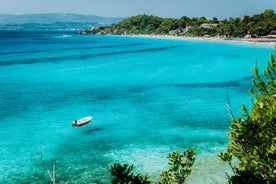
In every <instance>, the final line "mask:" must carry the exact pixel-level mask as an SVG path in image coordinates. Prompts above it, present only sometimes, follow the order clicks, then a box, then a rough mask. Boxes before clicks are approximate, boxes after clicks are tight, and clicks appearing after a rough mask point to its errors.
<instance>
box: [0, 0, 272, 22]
mask: <svg viewBox="0 0 276 184" xmlns="http://www.w3.org/2000/svg"><path fill="white" fill-rule="evenodd" d="M265 9H273V10H274V11H275V10H276V3H275V0H266V1H259V0H245V1H242V2H241V1H239V0H209V1H206V0H193V1H191V0H171V1H168V0H158V1H157V0H132V1H131V2H130V1H129V0H116V1H111V0H102V1H100V2H91V1H89V0H79V1H74V0H59V1H56V0H48V1H40V0H24V1H22V0H2V3H1V7H0V14H13V15H22V14H45V13H46V14H48V13H50V14H55V13H62V14H80V15H93V16H102V17H130V16H133V15H139V14H149V15H155V16H160V17H171V18H180V17H182V16H189V17H201V16H205V17H207V18H213V17H217V18H219V19H224V18H229V17H241V16H243V15H249V16H251V15H254V14H258V13H262V12H263V11H264V10H265Z"/></svg>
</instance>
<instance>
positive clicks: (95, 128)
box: [84, 127, 103, 135]
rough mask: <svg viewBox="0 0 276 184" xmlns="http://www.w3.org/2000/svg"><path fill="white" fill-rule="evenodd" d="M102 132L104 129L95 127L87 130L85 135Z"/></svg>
mask: <svg viewBox="0 0 276 184" xmlns="http://www.w3.org/2000/svg"><path fill="white" fill-rule="evenodd" d="M102 130H103V128H101V127H93V128H89V129H88V130H85V132H84V134H86V135H89V134H93V133H95V132H98V131H102Z"/></svg>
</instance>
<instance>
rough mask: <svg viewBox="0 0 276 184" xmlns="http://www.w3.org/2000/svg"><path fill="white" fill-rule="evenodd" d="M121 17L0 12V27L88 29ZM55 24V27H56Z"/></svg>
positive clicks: (114, 21)
mask: <svg viewBox="0 0 276 184" xmlns="http://www.w3.org/2000/svg"><path fill="white" fill-rule="evenodd" d="M122 19H123V18H111V17H100V16H93V15H79V14H62V13H53V14H23V15H12V14H0V29H32V26H33V29H56V28H57V29H63V27H62V26H63V25H64V26H65V27H64V29H66V30H68V29H84V28H85V29H90V27H89V26H108V25H110V24H112V23H117V22H119V21H121V20H122ZM56 26H57V27H56Z"/></svg>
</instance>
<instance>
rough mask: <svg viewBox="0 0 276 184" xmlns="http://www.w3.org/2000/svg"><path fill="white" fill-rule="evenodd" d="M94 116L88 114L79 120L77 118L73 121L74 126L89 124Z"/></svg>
mask: <svg viewBox="0 0 276 184" xmlns="http://www.w3.org/2000/svg"><path fill="white" fill-rule="evenodd" d="M92 118H93V117H92V116H87V117H84V118H81V119H79V120H75V121H74V122H72V126H78V127H79V126H83V125H86V124H88V123H89V122H90V121H92Z"/></svg>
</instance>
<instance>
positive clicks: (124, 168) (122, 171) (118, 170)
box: [110, 163, 150, 184]
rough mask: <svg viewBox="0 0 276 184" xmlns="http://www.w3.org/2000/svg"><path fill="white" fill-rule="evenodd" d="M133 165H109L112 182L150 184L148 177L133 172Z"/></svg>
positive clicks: (113, 183)
mask: <svg viewBox="0 0 276 184" xmlns="http://www.w3.org/2000/svg"><path fill="white" fill-rule="evenodd" d="M133 169H134V166H133V165H131V166H129V165H127V164H124V165H120V164H117V163H115V164H114V165H113V166H111V169H110V173H111V175H112V176H113V179H112V180H111V183H112V184H150V181H149V177H148V176H147V175H146V176H145V177H142V176H140V175H135V174H134V173H133Z"/></svg>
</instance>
